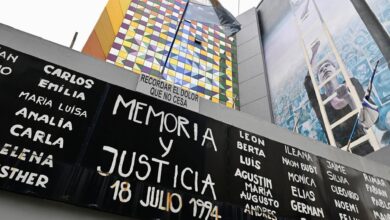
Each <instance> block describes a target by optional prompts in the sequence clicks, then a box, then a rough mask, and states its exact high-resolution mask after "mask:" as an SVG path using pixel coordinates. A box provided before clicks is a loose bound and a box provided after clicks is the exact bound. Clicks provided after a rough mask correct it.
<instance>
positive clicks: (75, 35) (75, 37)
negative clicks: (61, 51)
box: [69, 32, 79, 49]
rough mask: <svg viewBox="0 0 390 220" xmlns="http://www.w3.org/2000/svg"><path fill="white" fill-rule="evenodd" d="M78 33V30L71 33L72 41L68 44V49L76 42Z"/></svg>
mask: <svg viewBox="0 0 390 220" xmlns="http://www.w3.org/2000/svg"><path fill="white" fill-rule="evenodd" d="M78 35H79V32H75V33H74V35H73V39H72V43H70V46H69V48H70V49H73V46H74V44H75V43H76V40H77V36H78Z"/></svg>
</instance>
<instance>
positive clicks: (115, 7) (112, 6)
mask: <svg viewBox="0 0 390 220" xmlns="http://www.w3.org/2000/svg"><path fill="white" fill-rule="evenodd" d="M106 10H107V12H108V15H109V17H110V20H111V25H112V29H113V30H114V34H115V35H116V34H118V31H119V28H120V26H121V25H122V21H123V18H124V17H125V15H124V14H123V11H122V8H121V5H120V3H119V0H110V1H109V2H108V4H107V6H106Z"/></svg>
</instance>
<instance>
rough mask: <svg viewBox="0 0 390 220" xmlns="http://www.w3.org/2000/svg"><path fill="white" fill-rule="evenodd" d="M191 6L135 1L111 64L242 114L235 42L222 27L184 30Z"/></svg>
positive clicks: (192, 25)
mask: <svg viewBox="0 0 390 220" xmlns="http://www.w3.org/2000/svg"><path fill="white" fill-rule="evenodd" d="M187 1H188V0H162V1H161V0H133V1H132V2H131V4H130V7H129V9H128V11H127V14H126V16H125V18H124V20H123V23H122V26H121V27H120V30H119V33H118V34H117V36H116V38H115V41H114V43H113V46H112V48H111V50H110V52H109V55H108V57H107V62H110V63H113V64H115V65H117V66H120V67H123V68H125V69H128V70H131V71H133V72H135V73H138V74H141V73H147V74H150V75H154V76H158V77H161V78H163V79H166V80H167V81H170V82H173V83H175V84H177V85H180V86H182V87H184V88H188V89H190V90H192V91H195V92H197V93H198V94H199V95H200V96H201V97H204V98H207V99H210V100H212V101H213V102H217V103H222V104H224V105H226V106H228V107H230V108H238V106H239V101H238V99H236V97H235V96H236V95H237V94H238V86H237V85H238V82H237V63H236V60H237V59H236V57H235V56H236V55H235V51H236V48H235V42H234V40H232V39H229V38H227V37H226V36H225V34H224V33H223V31H222V29H221V28H220V27H219V26H215V25H209V24H204V23H203V24H202V23H199V22H196V21H187V20H184V21H183V22H182V24H181V26H180V28H179V27H178V26H179V21H180V19H181V18H182V16H183V13H184V10H185V6H186V4H187ZM178 28H179V32H178V35H177V38H176V40H175V41H174V38H175V34H176V32H177V29H178ZM172 46H173V48H172V50H171V54H170V55H169V50H170V48H171V47H172ZM168 55H169V58H168ZM167 58H168V62H167V65H166V68H165V70H164V72H163V73H162V74H161V72H162V71H163V69H164V68H163V67H164V65H165V62H166V60H167Z"/></svg>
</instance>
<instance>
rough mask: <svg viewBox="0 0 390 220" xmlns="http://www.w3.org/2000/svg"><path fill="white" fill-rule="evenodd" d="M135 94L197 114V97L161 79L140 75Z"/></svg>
mask: <svg viewBox="0 0 390 220" xmlns="http://www.w3.org/2000/svg"><path fill="white" fill-rule="evenodd" d="M137 92H140V93H143V94H146V95H149V96H152V97H155V98H157V99H160V100H163V101H166V102H169V103H172V104H174V105H177V106H180V107H183V108H186V109H188V110H191V111H195V112H199V96H198V95H197V94H196V93H194V92H192V91H189V90H185V89H182V88H181V87H180V86H176V85H174V84H172V83H169V82H167V81H165V80H163V79H158V78H156V77H153V76H150V75H147V74H141V75H140V77H139V78H138V84H137Z"/></svg>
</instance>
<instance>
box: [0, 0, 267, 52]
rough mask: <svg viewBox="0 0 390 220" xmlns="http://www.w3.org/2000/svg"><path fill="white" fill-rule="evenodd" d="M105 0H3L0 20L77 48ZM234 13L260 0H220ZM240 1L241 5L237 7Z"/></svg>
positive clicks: (89, 29) (105, 2) (248, 7)
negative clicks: (73, 41) (72, 43)
mask: <svg viewBox="0 0 390 220" xmlns="http://www.w3.org/2000/svg"><path fill="white" fill-rule="evenodd" d="M107 2H108V0H65V1H64V0H2V1H0V23H2V24H6V25H8V26H11V27H14V28H16V29H19V30H22V31H24V32H27V33H30V34H33V35H36V36H39V37H41V38H44V39H46V40H49V41H52V42H55V43H58V44H61V45H64V46H69V45H70V44H71V42H72V39H73V35H74V34H75V32H78V33H79V35H78V38H77V41H76V43H75V46H74V48H73V49H75V50H78V51H80V50H81V49H82V47H83V46H84V44H85V42H86V41H87V39H88V37H89V35H90V33H91V32H92V30H93V28H94V26H95V23H96V21H97V20H98V18H99V16H100V14H101V12H102V11H103V9H104V7H105V5H106V4H107ZM220 2H221V3H222V4H223V5H224V6H225V8H227V9H228V10H229V11H230V12H232V14H234V15H235V16H236V15H238V14H239V12H238V10H239V11H240V13H242V12H245V11H246V10H248V9H250V8H251V7H256V6H257V4H258V3H259V2H260V0H220ZM238 3H240V7H238Z"/></svg>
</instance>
